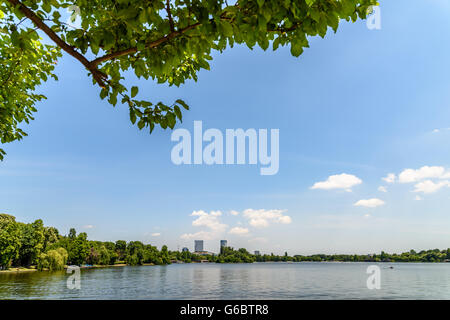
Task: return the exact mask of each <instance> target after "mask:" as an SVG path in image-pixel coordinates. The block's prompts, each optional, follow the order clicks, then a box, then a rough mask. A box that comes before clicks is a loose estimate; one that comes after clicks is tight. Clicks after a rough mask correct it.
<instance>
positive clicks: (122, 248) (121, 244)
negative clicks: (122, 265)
mask: <svg viewBox="0 0 450 320" xmlns="http://www.w3.org/2000/svg"><path fill="white" fill-rule="evenodd" d="M126 250H127V242H126V241H125V240H117V241H116V252H117V255H118V259H119V260H123V259H124V257H125V253H126Z"/></svg>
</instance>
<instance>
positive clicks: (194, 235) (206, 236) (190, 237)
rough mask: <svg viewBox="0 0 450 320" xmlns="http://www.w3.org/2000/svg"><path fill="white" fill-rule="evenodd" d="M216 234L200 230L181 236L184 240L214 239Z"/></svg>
mask: <svg viewBox="0 0 450 320" xmlns="http://www.w3.org/2000/svg"><path fill="white" fill-rule="evenodd" d="M215 236H216V235H215V234H214V232H210V231H199V232H196V233H185V234H182V235H181V236H180V238H181V239H184V240H212V239H214V238H216V237H215Z"/></svg>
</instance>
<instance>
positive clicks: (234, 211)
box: [230, 210, 239, 216]
mask: <svg viewBox="0 0 450 320" xmlns="http://www.w3.org/2000/svg"><path fill="white" fill-rule="evenodd" d="M230 214H231V215H232V216H237V215H238V214H239V211H236V210H231V211H230Z"/></svg>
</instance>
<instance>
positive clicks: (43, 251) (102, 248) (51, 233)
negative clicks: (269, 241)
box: [0, 214, 450, 270]
mask: <svg viewBox="0 0 450 320" xmlns="http://www.w3.org/2000/svg"><path fill="white" fill-rule="evenodd" d="M203 261H207V262H216V263H252V262H303V261H317V262H320V261H342V262H444V261H449V262H450V248H449V249H446V250H439V249H434V250H428V251H420V252H416V251H414V250H411V251H409V252H404V253H402V254H389V253H386V252H383V251H382V252H381V254H372V255H345V254H341V255H325V254H316V255H311V256H302V255H295V256H289V255H288V254H287V252H286V253H285V254H284V255H281V256H279V255H274V254H273V253H272V254H270V255H268V254H264V255H254V254H251V253H249V252H248V251H247V250H246V249H244V248H240V249H238V250H235V249H233V248H231V247H223V248H222V249H221V252H220V253H219V254H217V255H214V254H209V255H208V254H206V255H203V254H202V255H199V254H196V253H195V252H194V253H192V252H189V251H182V252H180V251H169V250H168V248H167V246H162V247H161V249H160V250H158V248H157V247H155V246H152V245H150V244H144V243H142V242H140V241H130V242H128V243H127V242H126V241H124V240H117V241H116V242H110V241H92V240H88V238H87V234H86V233H84V232H82V233H79V234H77V233H76V230H75V229H70V231H69V234H68V235H67V236H62V235H60V234H59V232H58V230H57V229H56V228H54V227H46V226H44V224H43V222H42V220H36V221H34V222H33V223H28V224H26V223H21V222H17V221H16V219H15V218H14V217H13V216H11V215H8V214H0V269H7V268H9V267H11V266H15V267H29V266H32V265H33V266H36V267H37V268H38V269H39V270H44V269H48V270H62V269H63V268H64V266H65V265H92V266H94V265H99V266H102V265H104V266H106V265H114V264H118V263H123V264H128V265H143V264H156V265H166V264H170V263H171V262H184V263H191V262H203Z"/></svg>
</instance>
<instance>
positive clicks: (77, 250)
mask: <svg viewBox="0 0 450 320" xmlns="http://www.w3.org/2000/svg"><path fill="white" fill-rule="evenodd" d="M71 231H72V229H71ZM73 231H74V233H75V234H76V232H75V229H73ZM73 235H74V234H69V236H73ZM89 249H90V247H89V242H88V241H87V234H86V233H84V232H82V233H80V234H79V235H78V236H76V237H75V238H72V239H70V240H69V244H68V253H69V257H68V261H69V263H71V264H75V265H81V264H83V263H85V262H86V259H87V257H88V255H89Z"/></svg>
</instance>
